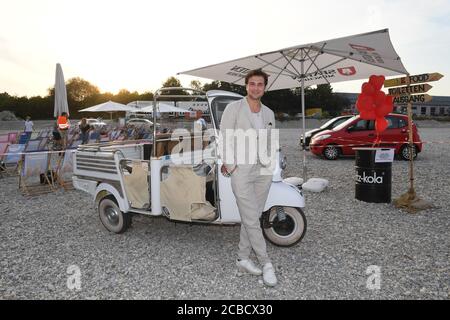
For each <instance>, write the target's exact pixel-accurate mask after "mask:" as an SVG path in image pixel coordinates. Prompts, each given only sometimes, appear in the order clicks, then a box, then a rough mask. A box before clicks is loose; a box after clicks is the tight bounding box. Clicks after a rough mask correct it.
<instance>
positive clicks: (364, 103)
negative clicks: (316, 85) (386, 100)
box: [356, 94, 375, 112]
mask: <svg viewBox="0 0 450 320" xmlns="http://www.w3.org/2000/svg"><path fill="white" fill-rule="evenodd" d="M356 107H357V108H358V110H359V112H361V111H364V110H367V111H370V110H374V109H375V105H374V101H373V97H372V96H369V95H366V94H360V95H359V97H358V100H357V101H356Z"/></svg>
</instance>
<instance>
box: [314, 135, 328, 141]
mask: <svg viewBox="0 0 450 320" xmlns="http://www.w3.org/2000/svg"><path fill="white" fill-rule="evenodd" d="M329 137H331V135H330V134H323V135H321V136H317V137H314V140H316V141H321V140H325V139H328V138H329Z"/></svg>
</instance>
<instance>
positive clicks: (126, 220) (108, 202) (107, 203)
mask: <svg viewBox="0 0 450 320" xmlns="http://www.w3.org/2000/svg"><path fill="white" fill-rule="evenodd" d="M98 213H99V217H100V221H101V222H102V224H103V226H104V227H105V228H106V229H107V230H108V231H111V232H114V233H123V232H125V231H126V230H127V229H128V227H129V226H131V214H129V213H125V212H122V211H120V208H119V206H118V205H117V203H116V201H115V200H114V198H113V197H111V196H108V197H105V198H103V199H102V200H100V202H99V204H98Z"/></svg>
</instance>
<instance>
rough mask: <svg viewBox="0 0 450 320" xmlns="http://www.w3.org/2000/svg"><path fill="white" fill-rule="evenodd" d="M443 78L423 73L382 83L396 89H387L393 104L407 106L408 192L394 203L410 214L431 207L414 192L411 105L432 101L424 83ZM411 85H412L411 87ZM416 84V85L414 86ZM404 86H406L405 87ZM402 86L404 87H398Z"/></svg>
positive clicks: (428, 88)
mask: <svg viewBox="0 0 450 320" xmlns="http://www.w3.org/2000/svg"><path fill="white" fill-rule="evenodd" d="M442 77H443V75H442V74H440V73H437V72H435V73H424V74H418V75H414V76H410V75H408V76H406V77H402V78H396V79H389V80H386V81H385V82H384V87H385V88H390V87H398V88H392V89H389V93H388V95H390V96H393V97H394V103H398V104H402V103H406V104H407V105H408V107H407V110H408V133H409V139H408V140H409V142H408V149H409V181H410V185H409V190H408V192H407V193H405V194H404V195H402V196H401V197H400V198H398V199H396V200H395V201H394V202H395V204H396V205H397V206H401V207H406V209H407V210H408V211H410V212H415V211H417V210H420V209H424V208H428V207H430V206H431V205H430V204H428V203H426V202H425V201H423V200H420V199H419V198H417V196H416V192H415V190H414V173H413V172H414V171H413V170H414V167H413V158H414V154H415V152H414V151H413V150H414V148H415V146H414V141H413V132H412V103H424V102H429V101H431V100H432V97H431V96H430V95H428V94H425V92H427V91H428V90H430V89H431V88H432V86H430V85H429V84H427V83H425V82H431V81H437V80H439V79H441V78H442ZM412 84H414V85H413V86H412ZM416 84H418V85H416ZM405 85H406V86H405ZM399 86H404V87H399Z"/></svg>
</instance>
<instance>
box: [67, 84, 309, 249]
mask: <svg viewBox="0 0 450 320" xmlns="http://www.w3.org/2000/svg"><path fill="white" fill-rule="evenodd" d="M171 90H178V91H177V92H176V93H177V94H172V95H167V93H168V92H169V93H170V92H171ZM180 90H181V89H180V88H162V89H159V90H158V91H157V92H156V93H155V95H154V101H153V110H156V112H153V113H152V115H153V123H157V125H154V126H153V133H152V135H151V136H150V139H143V140H134V141H114V142H110V143H103V144H91V145H81V146H79V147H78V149H77V150H76V152H75V155H74V174H73V178H72V179H73V185H74V187H75V188H76V189H79V190H83V191H85V192H88V193H90V194H91V195H92V196H93V198H94V201H95V204H96V207H97V208H98V212H99V217H100V220H101V222H102V224H103V225H104V226H105V228H106V229H108V230H109V231H111V232H115V233H122V232H124V231H125V230H127V228H128V227H129V226H130V225H131V220H132V215H133V214H135V213H139V214H145V215H150V216H161V215H162V216H165V217H167V218H168V219H169V220H171V221H183V222H190V223H205V224H227V225H229V224H238V223H240V221H241V219H240V215H239V210H238V207H237V205H236V201H235V197H234V194H233V192H232V189H231V179H230V177H226V176H224V175H222V174H221V171H220V167H221V165H222V160H221V159H220V157H219V156H218V153H217V148H218V141H217V140H218V139H217V137H218V130H219V129H220V128H219V127H218V126H219V124H220V120H221V116H222V113H223V111H224V109H225V107H226V106H227V104H228V103H230V102H232V101H235V100H238V99H242V98H243V97H242V96H241V95H238V94H235V93H231V92H226V91H219V90H212V91H208V92H207V93H206V94H205V93H203V92H200V91H196V90H193V91H192V92H193V93H192V94H191V95H189V97H190V98H192V99H196V101H198V100H199V98H203V101H204V102H202V103H200V102H198V103H197V102H192V103H190V106H191V107H190V109H191V110H192V109H193V110H195V108H196V105H197V106H200V105H202V106H203V110H202V111H201V113H202V115H203V118H204V119H205V120H206V122H207V125H208V126H209V127H210V128H209V129H208V130H206V131H205V130H200V135H198V134H196V132H197V133H198V131H196V130H193V128H194V127H195V125H196V124H197V123H198V122H195V121H194V120H195V119H196V117H195V116H194V117H193V119H190V117H188V116H187V115H193V114H198V112H199V111H197V112H195V111H194V112H192V111H191V112H189V113H188V114H187V115H184V116H182V115H183V113H170V114H169V113H167V114H166V113H164V108H165V107H167V105H168V104H167V102H163V101H161V97H162V94H163V93H164V94H166V95H163V97H164V99H165V101H167V99H169V98H170V99H180V97H181V99H183V98H184V100H186V95H185V94H184V95H183V94H179V92H180ZM183 90H192V89H183ZM172 92H173V91H172ZM183 92H186V91H183ZM178 104H179V105H182V103H178ZM184 105H185V106H186V103H184ZM172 107H173V104H172ZM167 110H172V111H173V110H174V109H173V108H170V107H169V108H167ZM158 117H159V118H158ZM165 122H166V123H165ZM203 129H204V128H203ZM207 134H208V138H207V139H206V138H205V135H207ZM153 137H156V139H154V138H153ZM174 154H176V155H177V156H178V158H180V155H182V158H183V159H190V162H186V161H184V162H183V161H179V160H180V159H178V161H174V156H173V155H174ZM276 159H277V161H276V166H275V170H274V172H273V178H272V184H271V187H270V191H269V195H268V198H267V201H266V203H265V206H264V210H263V213H262V216H261V226H262V229H263V233H264V236H265V237H266V239H268V240H269V241H270V242H271V243H273V244H275V245H278V246H291V245H294V244H296V243H297V242H299V241H300V240H301V239H302V238H303V236H304V235H305V232H306V218H305V215H304V213H303V208H304V206H305V201H304V197H303V194H302V190H301V187H300V186H295V185H293V184H290V183H287V182H285V181H283V178H282V171H283V169H284V168H285V166H286V159H285V158H284V157H283V156H282V154H281V150H278V151H277V158H276Z"/></svg>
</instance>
